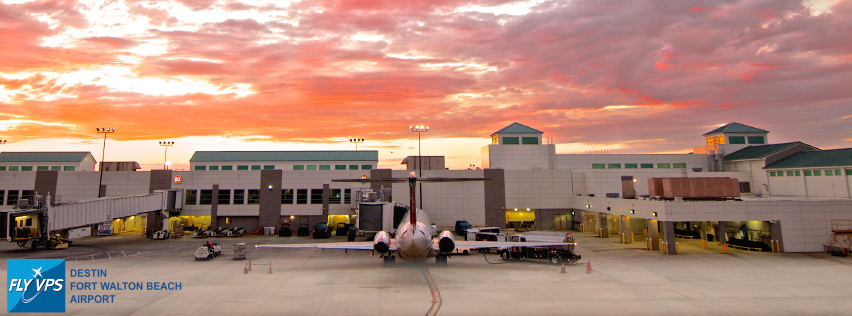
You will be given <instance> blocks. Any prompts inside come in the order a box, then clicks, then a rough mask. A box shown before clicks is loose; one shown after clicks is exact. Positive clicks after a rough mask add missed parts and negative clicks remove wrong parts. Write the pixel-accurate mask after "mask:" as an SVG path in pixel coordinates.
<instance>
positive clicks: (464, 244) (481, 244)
mask: <svg viewBox="0 0 852 316" xmlns="http://www.w3.org/2000/svg"><path fill="white" fill-rule="evenodd" d="M573 245H575V244H574V243H564V242H516V241H466V240H457V241H456V248H474V249H479V248H509V247H548V246H573ZM436 247H437V244H436Z"/></svg>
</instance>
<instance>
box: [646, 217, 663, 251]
mask: <svg viewBox="0 0 852 316" xmlns="http://www.w3.org/2000/svg"><path fill="white" fill-rule="evenodd" d="M645 222H646V223H647V224H648V225H647V226H648V240H649V241H650V243H651V245H650V249H648V250H660V234H659V232H658V230H659V228H657V220H656V219H646V220H645Z"/></svg>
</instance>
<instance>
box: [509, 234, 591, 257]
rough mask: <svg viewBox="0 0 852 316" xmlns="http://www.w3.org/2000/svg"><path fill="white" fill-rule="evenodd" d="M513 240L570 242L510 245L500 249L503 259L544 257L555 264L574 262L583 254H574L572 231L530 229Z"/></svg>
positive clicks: (522, 241) (513, 237)
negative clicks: (545, 244)
mask: <svg viewBox="0 0 852 316" xmlns="http://www.w3.org/2000/svg"><path fill="white" fill-rule="evenodd" d="M511 241H513V242H521V243H524V242H558V243H568V244H569V245H565V246H543V247H508V248H503V249H501V250H500V257H501V258H503V260H510V259H544V260H549V261H550V262H551V263H553V264H560V263H562V262H565V263H567V264H574V263H576V262H577V261H578V260H580V259H581V256H579V255H576V254H574V246H575V245H576V242H574V236H573V235H571V233H560V232H538V231H530V232H526V233H524V234H520V235H514V236H512V240H511Z"/></svg>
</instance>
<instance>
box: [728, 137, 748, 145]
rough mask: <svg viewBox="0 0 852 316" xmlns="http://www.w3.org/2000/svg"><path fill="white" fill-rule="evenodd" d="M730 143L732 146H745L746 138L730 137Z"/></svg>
mask: <svg viewBox="0 0 852 316" xmlns="http://www.w3.org/2000/svg"><path fill="white" fill-rule="evenodd" d="M728 141H730V143H731V144H745V143H746V142H745V136H730V137H728Z"/></svg>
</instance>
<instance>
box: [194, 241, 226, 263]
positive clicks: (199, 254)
mask: <svg viewBox="0 0 852 316" xmlns="http://www.w3.org/2000/svg"><path fill="white" fill-rule="evenodd" d="M221 254H222V245H220V244H219V243H217V242H213V243H207V244H204V246H201V247H198V249H196V250H195V261H198V260H210V259H213V258H214V257H216V256H218V255H221Z"/></svg>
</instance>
